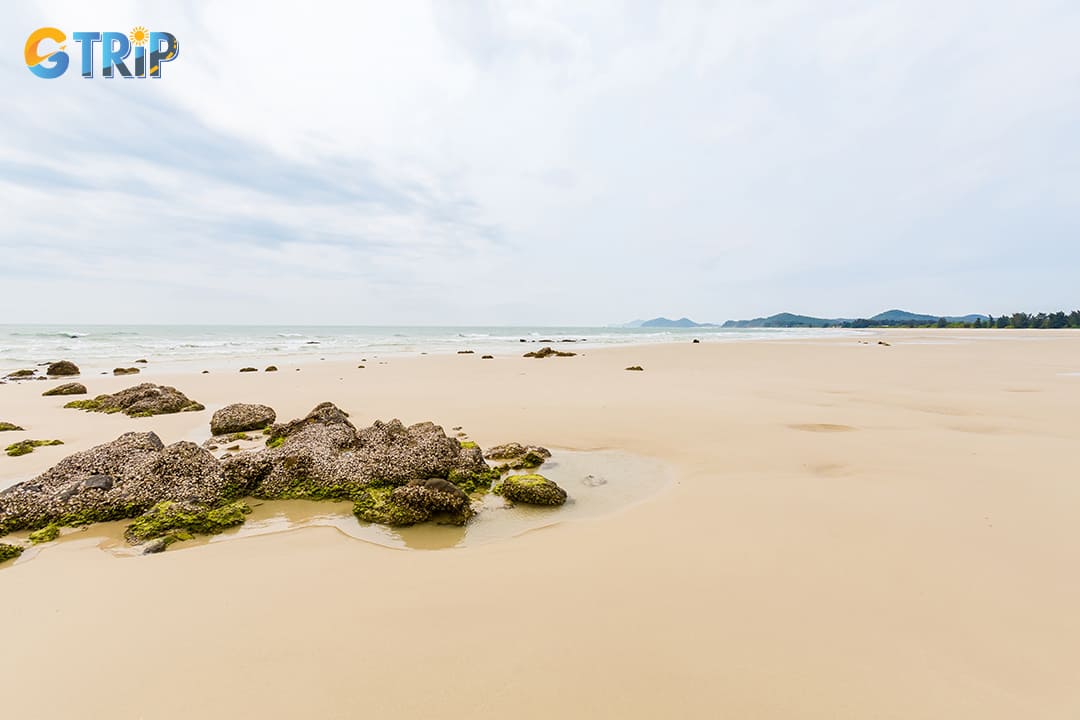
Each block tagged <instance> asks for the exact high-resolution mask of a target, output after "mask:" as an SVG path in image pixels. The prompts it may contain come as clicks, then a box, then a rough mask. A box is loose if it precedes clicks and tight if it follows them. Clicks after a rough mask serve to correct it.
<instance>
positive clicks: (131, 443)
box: [0, 432, 239, 535]
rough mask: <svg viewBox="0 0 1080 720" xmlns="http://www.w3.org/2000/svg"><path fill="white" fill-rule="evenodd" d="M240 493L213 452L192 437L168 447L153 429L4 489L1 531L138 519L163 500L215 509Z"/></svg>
mask: <svg viewBox="0 0 1080 720" xmlns="http://www.w3.org/2000/svg"><path fill="white" fill-rule="evenodd" d="M238 496H239V493H238V491H237V488H236V487H234V486H232V485H230V484H229V481H228V480H227V479H226V477H225V473H224V472H223V471H222V467H221V463H220V462H218V460H217V458H215V457H214V456H213V455H212V454H211V453H210V452H208V451H207V450H203V449H202V448H200V447H199V446H197V445H195V444H194V443H190V442H178V443H175V444H173V445H169V446H167V447H166V446H164V445H163V444H162V442H161V440H160V439H159V438H158V436H157V435H155V434H154V433H152V432H150V433H125V434H124V435H121V436H120V437H119V438H117V439H116V440H113V441H112V442H108V443H105V444H103V445H98V446H97V447H94V448H91V449H89V450H84V451H82V452H77V453H75V454H74V455H71V456H69V457H66V458H64V459H63V460H61V461H60V462H59V463H57V464H56V465H54V466H53V467H52V468H50V469H49V470H47V471H45V472H44V473H42V474H41V475H38V476H37V477H35V478H33V479H32V480H28V481H26V482H22V483H19V484H17V485H13V486H12V487H10V488H8V489H7V490H4V491H3V492H0V535H2V534H4V533H6V532H10V531H12V530H19V529H36V528H41V527H44V526H46V525H48V524H49V523H56V524H58V525H84V524H86V523H91V522H102V521H106V520H119V519H122V518H130V517H135V516H137V515H140V514H141V513H143V512H145V511H146V510H148V509H149V508H151V507H153V506H154V505H155V504H157V503H159V502H162V501H165V500H172V501H174V502H189V503H195V504H198V505H202V506H206V507H215V506H217V505H220V504H221V503H223V502H225V501H227V500H231V499H233V498H234V497H238Z"/></svg>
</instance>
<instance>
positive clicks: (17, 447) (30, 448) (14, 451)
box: [4, 440, 64, 457]
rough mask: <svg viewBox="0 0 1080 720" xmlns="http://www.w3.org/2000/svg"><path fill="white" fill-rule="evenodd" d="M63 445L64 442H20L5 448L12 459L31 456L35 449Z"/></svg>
mask: <svg viewBox="0 0 1080 720" xmlns="http://www.w3.org/2000/svg"><path fill="white" fill-rule="evenodd" d="M63 444H64V441H63V440H20V441H19V442H17V443H12V444H11V445H8V446H7V447H6V448H4V452H5V453H7V454H8V455H9V456H10V457H19V456H20V455H29V454H30V453H32V452H34V448H39V447H48V446H50V445H63Z"/></svg>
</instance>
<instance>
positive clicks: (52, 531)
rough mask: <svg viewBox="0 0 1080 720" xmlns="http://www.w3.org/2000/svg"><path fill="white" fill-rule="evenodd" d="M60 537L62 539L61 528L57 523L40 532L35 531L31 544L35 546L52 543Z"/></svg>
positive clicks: (50, 524)
mask: <svg viewBox="0 0 1080 720" xmlns="http://www.w3.org/2000/svg"><path fill="white" fill-rule="evenodd" d="M58 537H60V526H59V525H57V524H56V523H49V524H48V525H46V526H45V527H43V528H41V529H40V530H35V531H34V532H32V533H30V542H32V543H33V544H34V545H39V544H41V543H47V542H52V541H53V540H55V539H56V538H58Z"/></svg>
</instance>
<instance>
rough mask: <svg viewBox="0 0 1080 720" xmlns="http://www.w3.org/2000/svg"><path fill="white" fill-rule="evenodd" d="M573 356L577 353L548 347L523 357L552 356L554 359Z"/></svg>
mask: <svg viewBox="0 0 1080 720" xmlns="http://www.w3.org/2000/svg"><path fill="white" fill-rule="evenodd" d="M575 355H577V353H572V352H565V351H563V350H555V349H554V348H550V347H542V348H540V349H539V350H535V351H533V352H527V353H525V355H524V356H523V357H528V358H546V357H552V356H554V357H573V356H575Z"/></svg>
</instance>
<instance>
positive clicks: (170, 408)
mask: <svg viewBox="0 0 1080 720" xmlns="http://www.w3.org/2000/svg"><path fill="white" fill-rule="evenodd" d="M64 407H66V408H76V409H78V410H89V411H91V412H103V413H114V412H122V413H124V414H125V415H128V416H130V417H150V416H151V415H169V414H172V413H178V412H197V411H199V410H205V409H206V408H205V407H203V406H202V404H201V403H197V402H195V401H194V400H191V399H189V398H188V396H187V395H185V394H184V393H182V392H180V391H179V390H177V389H176V388H174V387H169V386H166V385H154V384H152V383H142V384H141V385H136V386H134V387H129V388H127V389H126V390H121V391H120V392H118V393H113V394H112V395H98V396H97V397H96V398H93V399H92V400H73V401H72V402H69V403H68V404H67V405H65V406H64Z"/></svg>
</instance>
